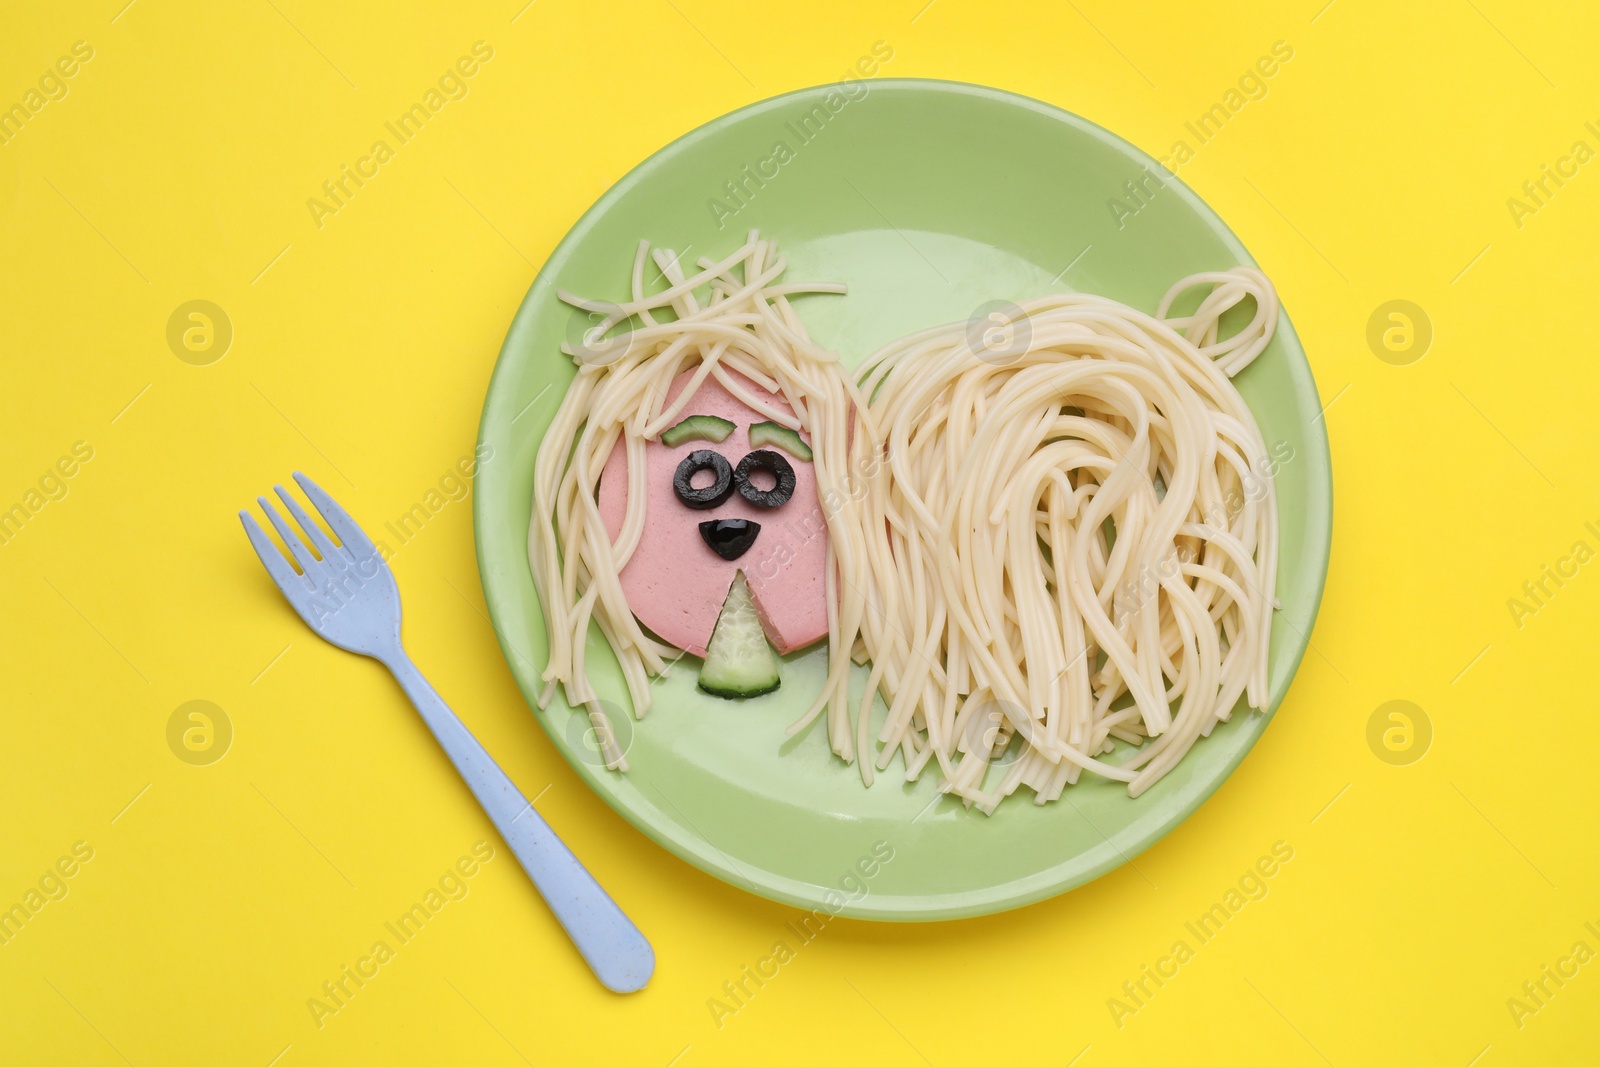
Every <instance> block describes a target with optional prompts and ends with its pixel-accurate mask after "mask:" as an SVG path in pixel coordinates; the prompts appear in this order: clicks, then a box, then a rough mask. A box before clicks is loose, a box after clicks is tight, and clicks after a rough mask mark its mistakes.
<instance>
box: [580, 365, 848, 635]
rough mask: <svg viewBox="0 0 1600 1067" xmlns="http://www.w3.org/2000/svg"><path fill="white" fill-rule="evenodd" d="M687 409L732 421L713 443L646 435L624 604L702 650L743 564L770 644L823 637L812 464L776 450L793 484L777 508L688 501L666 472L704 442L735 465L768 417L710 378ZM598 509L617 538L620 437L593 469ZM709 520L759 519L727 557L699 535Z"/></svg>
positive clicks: (822, 526) (681, 382)
mask: <svg viewBox="0 0 1600 1067" xmlns="http://www.w3.org/2000/svg"><path fill="white" fill-rule="evenodd" d="M692 374H693V372H692V371H685V372H684V373H682V374H680V375H678V377H677V378H675V379H674V380H673V383H672V388H671V390H670V391H669V395H668V397H667V400H668V402H669V403H670V402H671V401H673V400H675V399H677V397H678V394H679V393H681V392H682V391H683V388H684V386H685V385H686V384H688V380H689V378H690V377H691V376H692ZM737 380H738V381H739V384H740V386H741V388H744V389H747V390H748V391H749V392H750V393H751V395H753V396H757V397H760V398H761V399H762V400H763V402H766V403H769V404H771V405H772V406H773V407H776V408H778V409H779V410H782V411H785V412H787V411H789V410H790V408H789V405H788V404H787V403H786V402H785V401H784V399H783V397H782V395H781V394H776V393H768V392H767V391H766V390H764V389H762V388H760V387H759V386H757V385H756V384H755V383H753V382H751V381H749V380H748V379H743V378H739V379H737ZM691 415H716V416H719V417H721V418H724V419H727V420H728V421H729V422H731V423H733V424H734V431H733V433H731V434H729V435H728V437H727V439H726V440H724V441H722V442H721V443H720V444H719V443H716V442H712V441H703V440H702V441H689V442H686V443H685V444H682V445H679V446H678V447H676V448H671V447H668V446H667V445H664V444H662V443H661V442H660V441H649V442H646V444H645V465H646V475H645V513H644V516H645V517H644V533H643V535H642V536H641V538H640V541H639V547H638V548H637V549H636V550H635V551H634V553H633V558H632V559H630V560H629V561H628V563H627V565H626V566H624V567H623V568H622V575H621V578H622V591H623V593H624V594H626V595H627V598H628V606H629V607H631V608H632V609H633V613H634V615H636V616H637V617H638V619H639V621H640V622H642V623H643V624H644V625H645V626H647V627H649V628H650V629H651V630H653V631H654V632H655V633H656V635H657V636H658V637H660V638H661V639H662V640H663V641H666V642H667V643H668V644H671V645H673V646H675V647H677V648H681V649H683V650H684V651H686V652H691V653H693V654H694V655H696V656H704V655H705V654H706V643H707V642H708V641H710V640H711V631H712V630H713V629H714V628H715V627H716V624H717V615H718V613H719V612H720V611H721V610H722V602H723V601H724V600H725V599H726V598H727V595H728V589H729V587H730V586H732V585H733V578H734V575H735V574H737V573H738V572H739V571H740V570H743V571H744V573H745V580H746V581H747V582H749V584H750V593H751V595H752V596H753V597H754V599H755V602H756V610H757V612H759V614H760V616H761V625H762V627H763V629H765V630H766V633H767V640H769V641H771V642H772V644H773V647H775V648H776V649H777V650H778V651H779V652H793V651H794V650H795V649H799V648H804V647H806V646H807V645H810V644H813V643H815V642H816V641H819V640H821V639H822V638H824V637H826V636H827V635H828V604H827V599H826V589H825V584H824V580H823V575H824V568H825V567H826V566H827V559H828V530H827V524H826V523H825V522H824V521H823V517H822V506H821V503H820V501H819V500H818V497H817V479H816V472H815V470H814V469H813V468H812V465H811V464H810V463H809V462H806V461H804V460H801V459H798V458H796V457H794V456H791V455H788V454H787V453H783V456H784V458H785V459H787V460H788V461H789V463H790V465H791V466H792V467H794V473H795V490H794V495H793V496H792V497H791V498H790V499H789V502H788V503H786V504H784V505H783V506H782V507H779V508H758V507H756V506H755V505H753V504H751V503H749V502H748V501H746V500H745V499H744V498H743V497H741V496H740V495H739V494H738V493H737V492H735V493H734V494H733V495H731V496H730V497H728V499H727V500H726V501H724V502H723V503H722V504H720V505H718V506H717V507H714V508H709V509H707V510H704V511H697V510H694V509H692V508H689V507H687V506H685V505H684V503H683V502H682V501H680V500H679V499H678V496H677V494H676V493H675V492H673V489H672V476H673V474H674V472H676V470H677V469H678V464H679V463H680V462H682V460H683V458H684V457H685V456H687V455H688V454H689V453H690V452H693V451H695V450H697V449H702V448H704V449H711V450H712V451H715V452H720V453H722V455H723V457H724V458H725V459H727V461H728V465H729V466H730V467H737V466H738V465H739V461H740V460H741V459H743V458H744V457H745V455H746V454H748V453H749V452H750V451H751V448H750V427H751V426H753V425H755V424H756V423H758V422H763V421H765V419H766V416H764V415H762V414H760V413H759V412H756V411H754V410H752V409H751V408H749V407H746V406H745V405H744V404H743V403H742V402H741V401H739V400H738V399H736V398H735V397H734V395H733V394H732V393H730V392H728V390H727V389H725V388H723V387H722V384H721V383H720V382H718V381H717V380H716V379H715V378H710V377H708V378H707V379H706V380H705V382H703V383H702V384H701V386H700V388H699V389H697V390H696V391H695V394H694V398H693V399H692V400H690V401H689V403H688V405H687V406H686V407H685V408H684V411H683V415H682V418H688V417H689V416H691ZM680 421H681V420H680ZM802 436H804V435H802ZM775 451H779V452H782V450H781V449H775ZM599 507H600V515H601V518H603V519H604V520H605V524H606V532H607V533H608V534H609V535H610V536H611V538H612V540H613V541H614V540H615V539H616V537H617V534H618V533H620V532H621V530H622V523H623V519H624V518H625V516H626V514H627V508H628V453H627V449H626V447H625V446H624V445H623V443H622V441H621V440H620V439H619V440H618V441H617V446H616V448H614V449H613V450H612V452H611V457H610V458H609V459H608V460H607V461H606V466H605V469H604V470H603V471H602V472H601V475H600V496H599ZM711 519H750V520H753V521H755V522H757V523H760V524H761V532H760V533H759V534H757V535H756V540H755V543H754V544H753V545H751V546H750V548H749V549H748V550H747V551H746V552H745V553H744V554H743V555H742V556H740V557H739V558H738V559H736V560H725V559H723V558H722V557H721V556H718V555H717V554H716V553H715V552H713V551H712V550H711V547H710V546H709V545H707V544H706V543H705V541H704V540H703V539H702V538H701V536H700V523H702V522H705V521H707V520H711Z"/></svg>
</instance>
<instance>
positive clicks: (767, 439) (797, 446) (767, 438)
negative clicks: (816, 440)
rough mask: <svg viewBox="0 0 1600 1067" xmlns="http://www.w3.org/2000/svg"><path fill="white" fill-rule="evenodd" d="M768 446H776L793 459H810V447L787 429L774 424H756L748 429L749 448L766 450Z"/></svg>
mask: <svg viewBox="0 0 1600 1067" xmlns="http://www.w3.org/2000/svg"><path fill="white" fill-rule="evenodd" d="M768 445H776V446H778V447H779V448H781V449H783V450H784V451H785V452H787V453H789V455H791V456H793V457H794V458H795V459H807V460H808V459H810V458H811V446H810V445H808V444H806V443H805V442H804V441H802V440H801V439H800V435H799V434H798V433H796V432H795V431H794V430H791V429H789V427H787V426H780V425H778V424H777V423H775V422H758V423H756V424H755V425H754V426H752V427H750V447H751V448H766V447H767V446H768Z"/></svg>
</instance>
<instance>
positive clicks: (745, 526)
mask: <svg viewBox="0 0 1600 1067" xmlns="http://www.w3.org/2000/svg"><path fill="white" fill-rule="evenodd" d="M760 532H761V524H760V523H759V522H752V521H750V520H749V519H710V520H708V521H706V522H702V523H701V524H700V536H701V537H702V538H703V539H704V540H705V543H706V544H708V545H710V546H711V551H713V552H715V553H716V554H717V555H719V556H721V557H722V558H723V559H738V558H739V557H740V556H742V555H744V554H745V553H746V552H747V551H749V549H750V546H751V545H753V544H755V543H756V534H758V533H760Z"/></svg>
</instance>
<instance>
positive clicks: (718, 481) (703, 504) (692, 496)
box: [672, 448, 792, 511]
mask: <svg viewBox="0 0 1600 1067" xmlns="http://www.w3.org/2000/svg"><path fill="white" fill-rule="evenodd" d="M701 471H710V472H711V475H712V480H711V484H710V485H708V486H706V487H705V488H704V489H696V488H695V487H694V476H695V475H696V474H699V473H700V472H701ZM791 481H792V478H791ZM672 489H673V491H674V492H676V493H677V494H678V499H679V500H681V501H683V502H684V504H685V505H686V506H688V507H691V508H694V509H696V510H698V511H704V510H705V509H706V508H714V507H716V506H717V505H718V504H720V503H722V502H723V501H724V500H726V499H728V497H729V496H731V495H732V494H733V470H732V468H730V467H729V466H728V461H727V460H725V459H723V458H722V453H720V452H713V451H711V450H710V449H709V448H698V449H695V450H694V451H693V452H690V453H689V454H688V455H687V456H684V457H683V462H682V463H679V464H678V470H677V472H676V473H675V474H673V476H672Z"/></svg>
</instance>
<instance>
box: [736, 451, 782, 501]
mask: <svg viewBox="0 0 1600 1067" xmlns="http://www.w3.org/2000/svg"><path fill="white" fill-rule="evenodd" d="M758 470H762V471H766V472H768V473H769V474H771V475H772V479H773V482H774V485H773V486H772V488H771V489H758V488H757V487H756V484H755V483H754V482H752V481H751V480H750V474H751V472H752V471H758ZM733 484H734V488H736V489H738V490H739V495H740V496H742V497H744V498H745V499H746V500H748V501H750V503H752V504H754V505H755V506H756V507H758V508H781V507H783V505H785V504H787V503H788V502H789V498H790V497H792V496H794V468H793V467H791V466H789V461H788V460H786V459H784V458H783V456H782V455H780V454H779V453H777V452H774V451H772V450H771V449H768V448H758V449H756V450H755V451H754V452H752V453H750V454H749V455H748V456H745V457H744V458H743V459H741V460H740V461H739V466H738V469H736V470H735V471H734V472H733Z"/></svg>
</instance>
